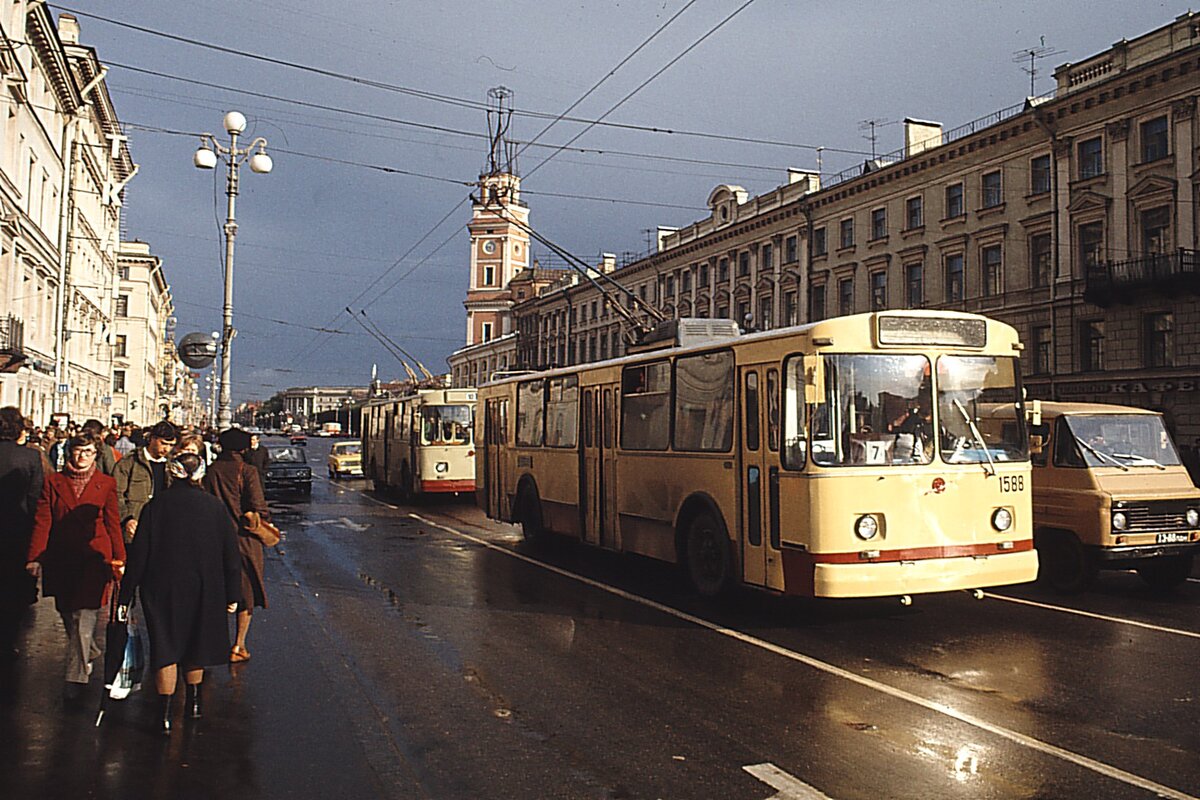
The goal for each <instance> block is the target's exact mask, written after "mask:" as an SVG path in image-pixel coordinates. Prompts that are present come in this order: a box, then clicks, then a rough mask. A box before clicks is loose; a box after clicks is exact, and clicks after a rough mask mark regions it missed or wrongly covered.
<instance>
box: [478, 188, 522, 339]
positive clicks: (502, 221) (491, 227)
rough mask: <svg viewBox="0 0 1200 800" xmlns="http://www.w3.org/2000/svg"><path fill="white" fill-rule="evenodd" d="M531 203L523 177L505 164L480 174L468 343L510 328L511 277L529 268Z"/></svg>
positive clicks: (501, 333)
mask: <svg viewBox="0 0 1200 800" xmlns="http://www.w3.org/2000/svg"><path fill="white" fill-rule="evenodd" d="M528 222H529V208H528V206H526V205H525V204H524V203H523V202H521V179H520V178H519V177H517V175H515V174H514V173H513V172H510V171H508V169H506V168H501V169H497V170H495V171H492V172H489V173H487V174H485V175H481V176H480V177H479V190H478V194H477V196H476V197H475V198H474V202H473V203H472V207H471V221H470V222H469V223H467V230H468V231H469V232H470V234H471V277H470V281H469V283H468V285H467V299H466V301H465V302H464V303H463V305H464V306H465V307H466V309H467V346H468V347H470V346H471V345H473V344H480V343H483V342H487V341H491V340H492V339H495V338H498V337H500V336H504V335H505V334H507V333H510V332H511V328H512V314H511V310H512V305H513V296H512V292H511V290H510V289H509V286H508V284H509V281H511V280H512V279H513V278H514V277H516V276H517V275H519V274H520V273H521V272H523V271H524V270H526V269H528V268H529V234H528V233H526V231H525V229H524V227H523V226H527V225H528Z"/></svg>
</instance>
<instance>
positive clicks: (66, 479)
mask: <svg viewBox="0 0 1200 800" xmlns="http://www.w3.org/2000/svg"><path fill="white" fill-rule="evenodd" d="M69 446H70V450H71V456H70V458H69V459H68V461H67V464H66V466H65V468H64V469H63V471H62V472H54V473H51V474H50V475H49V476H47V478H46V483H45V488H44V490H43V491H42V495H41V498H40V499H39V500H38V506H37V513H36V514H35V517H34V525H33V537H32V540H31V541H30V543H29V557H28V563H27V564H26V565H25V568H26V569H27V570H28V571H29V573H30V574H31V575H33V576H34V577H39V576H40V577H41V579H42V594H44V595H46V596H47V597H53V598H54V605H55V608H57V609H58V613H59V615H60V616H61V617H62V621H63V627H65V628H66V631H67V659H66V678H67V687H66V691H65V695H66V697H67V699H68V700H75V699H78V698H79V696H80V695H81V694H82V693H83V686H84V685H85V684H87V682H88V678H89V677H90V676H91V674H92V665H91V662H92V661H93V660H94V659H96V658H97V657H98V656H99V655H100V648H99V646H98V645H97V644H96V641H95V633H96V622H97V620H98V619H99V616H100V609H101V608H102V607H104V605H105V604H107V603H108V592H109V583H111V582H112V580H113V577H114V576H118V575H120V572H121V569H122V568H123V567H124V565H125V540H124V539H123V538H122V536H121V524H120V519H119V517H118V514H117V482H116V481H115V480H113V479H112V478H111V477H109V476H108V475H105V474H104V473H102V472H100V470H99V469H97V467H96V451H97V445H96V442H95V440H94V439H93V438H92V437H90V436H76V437H75V438H73V439H71V440H70V445H69Z"/></svg>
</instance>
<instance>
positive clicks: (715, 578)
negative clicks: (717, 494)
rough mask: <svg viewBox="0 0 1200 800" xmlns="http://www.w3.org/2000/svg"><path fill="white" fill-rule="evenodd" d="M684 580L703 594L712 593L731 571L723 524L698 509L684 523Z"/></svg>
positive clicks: (726, 582)
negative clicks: (685, 571)
mask: <svg viewBox="0 0 1200 800" xmlns="http://www.w3.org/2000/svg"><path fill="white" fill-rule="evenodd" d="M684 546H685V554H684V556H685V560H686V562H687V563H686V567H687V575H688V580H689V581H690V582H691V584H692V588H693V589H695V590H696V592H697V593H698V594H700V595H701V596H703V597H715V596H716V595H719V594H720V593H721V592H723V591H724V590H725V589H726V588H727V587H728V586H729V581H730V576H731V574H732V572H733V557H732V556H731V554H730V552H729V537H728V536H726V535H725V526H724V525H722V524H721V523H720V522H719V521H718V520H717V519H716V518H715V517H714V516H713V515H712V514H711V513H709V512H707V511H702V512H700V513H699V514H697V515H696V516H695V517H693V518H692V521H691V522H690V523H689V524H688V528H687V538H686V539H685V541H684Z"/></svg>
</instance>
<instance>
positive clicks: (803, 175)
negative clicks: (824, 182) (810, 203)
mask: <svg viewBox="0 0 1200 800" xmlns="http://www.w3.org/2000/svg"><path fill="white" fill-rule="evenodd" d="M801 182H804V183H806V184H807V186H805V187H804V191H805V193H806V194H807V193H809V192H815V191H817V190H819V189H820V188H821V174H820V173H819V172H817V171H816V170H811V169H800V168H799V167H788V168H787V185H788V186H791V185H792V184H793V183H801Z"/></svg>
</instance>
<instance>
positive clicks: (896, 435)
mask: <svg viewBox="0 0 1200 800" xmlns="http://www.w3.org/2000/svg"><path fill="white" fill-rule="evenodd" d="M788 363H789V367H788V382H789V400H790V398H791V397H792V395H793V392H792V391H790V390H791V388H792V387H793V386H795V387H796V391H795V395H796V397H797V399H799V398H802V397H803V391H802V388H803V383H802V379H803V373H799V374H798V373H797V370H802V369H803V362H802V361H801V360H800V359H792V360H790V361H789V362H788ZM823 363H824V368H825V376H824V384H825V396H824V398H823V400H824V402H819V403H817V404H816V405H815V406H814V407H813V412H812V452H813V462H814V463H816V464H820V465H822V466H857V465H871V466H896V465H908V464H928V463H929V462H930V461H931V460H932V458H933V393H932V381H931V380H930V365H929V359H928V358H926V357H925V356H923V355H892V354H887V355H882V354H881V355H875V354H864V355H850V354H845V355H842V354H839V355H830V356H825V357H824V359H823ZM788 413H789V414H790V413H791V412H790V410H789V411H788Z"/></svg>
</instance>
